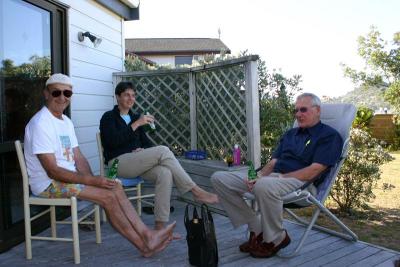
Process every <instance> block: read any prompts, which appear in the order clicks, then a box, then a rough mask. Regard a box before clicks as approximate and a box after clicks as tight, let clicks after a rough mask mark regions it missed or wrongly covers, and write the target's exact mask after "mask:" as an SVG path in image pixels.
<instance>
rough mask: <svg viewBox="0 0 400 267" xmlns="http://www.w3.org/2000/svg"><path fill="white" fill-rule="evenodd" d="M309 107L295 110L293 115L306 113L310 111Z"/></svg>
mask: <svg viewBox="0 0 400 267" xmlns="http://www.w3.org/2000/svg"><path fill="white" fill-rule="evenodd" d="M308 109H309V108H308V107H301V108H295V109H293V114H296V113H297V112H299V111H300V112H301V113H306V112H307V111H308Z"/></svg>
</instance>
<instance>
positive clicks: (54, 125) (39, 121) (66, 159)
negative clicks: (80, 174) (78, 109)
mask: <svg viewBox="0 0 400 267" xmlns="http://www.w3.org/2000/svg"><path fill="white" fill-rule="evenodd" d="M77 146H78V141H77V138H76V135H75V130H74V125H73V124H72V121H71V120H70V119H69V118H68V117H67V116H65V115H62V120H61V119H58V118H56V117H55V116H54V115H53V114H52V113H51V112H50V111H49V110H48V109H47V107H43V108H42V109H41V110H40V111H39V112H38V113H36V114H35V115H34V116H33V117H32V119H31V120H30V121H29V123H28V124H27V125H26V127H25V140H24V154H25V160H26V166H27V169H28V176H29V184H30V186H31V190H32V193H33V194H34V195H39V194H40V193H42V192H43V191H44V190H45V189H46V188H47V187H48V186H49V185H50V183H51V181H52V179H51V178H49V177H48V176H47V174H46V171H45V170H44V169H43V167H42V165H41V164H40V161H39V159H38V157H37V154H47V153H53V154H54V155H55V157H56V161H57V165H58V166H59V167H62V168H65V169H67V170H70V171H76V168H75V160H74V153H73V148H74V147H77Z"/></svg>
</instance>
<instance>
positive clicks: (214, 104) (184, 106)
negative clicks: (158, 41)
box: [114, 56, 260, 165]
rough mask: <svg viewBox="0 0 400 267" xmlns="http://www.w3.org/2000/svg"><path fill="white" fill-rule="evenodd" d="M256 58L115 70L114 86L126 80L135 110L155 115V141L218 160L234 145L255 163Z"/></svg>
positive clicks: (257, 155) (257, 140) (257, 138)
mask: <svg viewBox="0 0 400 267" xmlns="http://www.w3.org/2000/svg"><path fill="white" fill-rule="evenodd" d="M257 59H258V57H257V56H248V57H243V58H239V59H235V60H230V61H225V62H221V63H215V64H210V65H204V66H201V67H195V68H190V69H176V70H162V71H161V70H159V71H146V72H130V73H115V74H114V83H115V85H116V84H117V83H118V82H119V81H121V80H129V81H132V82H133V84H134V86H135V87H136V89H137V98H136V105H135V108H138V109H140V110H143V109H146V110H148V111H149V112H150V113H151V114H154V115H155V117H156V119H157V123H156V125H157V131H156V132H155V133H153V134H152V135H150V136H149V137H150V139H152V141H153V142H154V143H156V144H163V145H166V146H169V147H170V148H171V149H172V150H173V151H174V152H175V153H177V154H182V153H183V152H184V151H187V150H190V149H205V150H206V151H207V153H208V156H209V157H210V158H212V159H222V158H223V157H224V155H225V153H227V152H228V150H229V149H231V148H232V146H233V145H234V144H235V143H238V144H239V145H240V146H241V148H242V157H243V160H245V159H251V160H253V161H254V162H255V164H256V165H259V162H260V132H259V129H260V128H259V107H258V90H257V80H258V76H257Z"/></svg>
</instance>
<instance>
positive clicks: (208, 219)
mask: <svg viewBox="0 0 400 267" xmlns="http://www.w3.org/2000/svg"><path fill="white" fill-rule="evenodd" d="M201 218H202V220H203V226H204V230H205V231H206V232H210V231H211V230H212V229H210V225H213V224H214V221H213V218H212V215H211V212H210V210H209V209H208V206H207V205H206V204H202V205H201Z"/></svg>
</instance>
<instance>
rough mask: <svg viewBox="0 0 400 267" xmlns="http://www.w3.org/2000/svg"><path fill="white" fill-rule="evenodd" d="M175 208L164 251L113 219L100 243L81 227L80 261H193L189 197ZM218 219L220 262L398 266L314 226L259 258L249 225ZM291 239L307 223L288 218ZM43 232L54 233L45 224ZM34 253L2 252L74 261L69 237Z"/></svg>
mask: <svg viewBox="0 0 400 267" xmlns="http://www.w3.org/2000/svg"><path fill="white" fill-rule="evenodd" d="M173 205H174V207H175V212H173V213H172V214H171V221H173V220H176V221H177V226H176V232H177V233H179V234H180V235H181V236H182V239H181V240H177V241H173V242H171V244H170V245H169V246H168V248H167V249H165V250H164V251H163V252H161V253H159V254H157V255H155V256H154V257H152V258H143V257H142V256H141V255H140V253H139V252H138V250H137V249H136V248H135V247H134V246H132V244H130V243H129V242H128V241H127V240H125V239H124V238H122V237H121V236H120V235H119V234H118V233H117V232H115V230H114V229H113V228H112V227H111V226H110V224H109V223H105V224H102V239H103V243H102V244H96V243H95V234H94V232H84V231H80V240H81V241H80V248H81V266H110V265H111V266H124V267H125V266H138V265H141V266H146V267H147V266H150V267H158V266H190V265H189V262H188V255H187V244H186V229H185V226H184V224H183V215H184V208H185V206H186V204H185V203H182V202H178V201H174V202H173ZM213 217H214V223H215V228H216V235H217V240H218V248H219V256H220V258H219V262H220V266H246V267H251V266H320V265H331V266H345V265H350V264H353V266H363V267H365V266H375V265H378V266H393V261H394V260H395V259H398V258H400V253H398V252H396V251H392V250H385V249H383V248H377V247H374V246H370V245H368V244H366V243H362V242H350V241H346V240H343V239H341V238H338V237H335V236H330V235H328V234H326V233H322V232H318V231H314V230H312V231H311V232H310V234H309V236H308V238H307V239H306V242H305V244H304V246H303V248H302V250H301V251H300V254H299V255H298V256H296V257H294V258H290V259H285V258H280V257H277V256H275V257H272V258H269V259H255V258H252V257H250V256H249V255H248V254H246V253H241V252H240V251H239V249H238V246H239V245H240V244H241V243H243V242H244V241H245V240H246V239H247V237H246V234H247V229H246V227H239V228H237V229H234V228H233V227H232V225H231V223H230V221H229V219H228V218H226V217H224V216H222V215H219V214H214V215H213ZM142 220H143V221H144V222H145V223H146V224H147V225H149V226H150V227H153V225H154V216H153V215H148V214H143V215H142ZM284 226H285V228H286V229H287V230H288V233H289V235H290V237H291V239H292V243H291V244H290V246H288V248H286V249H285V251H290V250H291V249H294V247H295V245H296V243H297V242H298V241H299V240H300V238H301V236H302V234H303V232H304V227H303V226H301V225H298V224H295V223H292V222H289V221H285V222H284ZM44 233H47V234H48V233H50V231H49V230H46V231H45V232H44ZM58 234H59V236H68V235H70V234H71V230H70V227H69V226H61V227H60V230H59V231H58ZM32 247H33V259H32V260H30V261H27V260H26V259H25V247H24V244H20V245H18V246H16V247H14V248H12V249H11V250H9V251H7V252H5V253H2V254H0V266H75V265H74V264H73V254H72V244H71V243H64V242H48V241H42V242H38V241H34V242H33V243H32ZM339 264H340V265H339Z"/></svg>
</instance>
